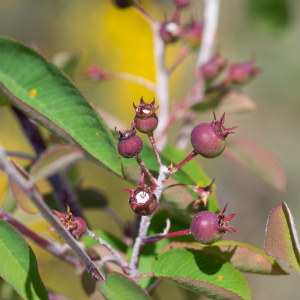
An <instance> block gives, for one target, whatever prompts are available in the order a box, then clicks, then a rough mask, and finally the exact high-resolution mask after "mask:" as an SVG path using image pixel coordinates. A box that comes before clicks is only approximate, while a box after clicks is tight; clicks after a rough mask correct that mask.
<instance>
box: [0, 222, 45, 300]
mask: <svg viewBox="0 0 300 300" xmlns="http://www.w3.org/2000/svg"><path fill="white" fill-rule="evenodd" d="M0 257H1V264H0V276H1V277H2V278H3V279H4V280H5V281H7V282H8V283H9V284H11V285H12V286H13V288H14V289H15V290H16V291H17V292H18V294H19V295H20V296H21V297H22V298H23V299H25V300H37V299H38V300H42V299H45V300H46V299H49V298H48V294H47V291H46V289H45V287H44V285H43V282H42V281H41V278H40V275H39V273H38V268H37V263H36V258H35V256H34V253H33V252H32V250H31V248H30V247H29V246H28V244H27V243H26V242H25V240H24V239H23V238H22V236H21V235H20V234H19V232H18V231H17V230H16V229H14V228H13V227H12V226H10V225H9V224H7V223H6V222H4V221H2V220H0Z"/></svg>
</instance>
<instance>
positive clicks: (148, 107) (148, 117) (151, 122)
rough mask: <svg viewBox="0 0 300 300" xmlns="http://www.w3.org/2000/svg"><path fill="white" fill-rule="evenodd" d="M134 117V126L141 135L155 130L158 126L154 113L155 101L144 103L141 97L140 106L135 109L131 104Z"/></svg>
mask: <svg viewBox="0 0 300 300" xmlns="http://www.w3.org/2000/svg"><path fill="white" fill-rule="evenodd" d="M133 107H134V109H135V112H136V115H135V118H134V124H135V126H136V129H137V130H138V131H140V132H143V133H149V132H152V131H153V130H155V129H156V127H157V125H158V118H157V116H156V113H155V111H156V110H157V109H158V107H157V108H155V99H154V100H153V101H152V102H151V103H145V102H144V100H143V97H142V98H141V102H140V105H139V106H138V107H136V106H135V105H134V103H133Z"/></svg>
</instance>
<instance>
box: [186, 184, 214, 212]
mask: <svg viewBox="0 0 300 300" xmlns="http://www.w3.org/2000/svg"><path fill="white" fill-rule="evenodd" d="M214 181H215V180H213V181H212V182H211V184H210V185H208V186H206V187H203V188H202V187H200V186H194V185H190V186H189V187H190V188H191V189H193V190H194V191H195V192H196V193H197V194H198V195H199V199H198V200H196V201H195V202H194V204H193V206H196V205H197V204H198V203H200V202H203V203H204V206H206V205H207V200H208V197H209V196H210V195H211V193H212V188H211V187H212V185H213V183H214Z"/></svg>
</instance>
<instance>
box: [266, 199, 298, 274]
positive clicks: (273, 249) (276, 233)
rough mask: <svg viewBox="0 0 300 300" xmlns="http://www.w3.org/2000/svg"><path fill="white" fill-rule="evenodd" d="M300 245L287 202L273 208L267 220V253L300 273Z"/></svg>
mask: <svg viewBox="0 0 300 300" xmlns="http://www.w3.org/2000/svg"><path fill="white" fill-rule="evenodd" d="M299 250H300V245H299V241H298V236H297V232H296V227H295V224H294V220H293V217H292V214H291V212H290V210H289V208H288V206H287V205H286V203H285V202H282V204H281V205H279V206H276V207H275V208H274V209H273V210H271V212H270V214H269V218H268V222H267V229H266V237H265V253H266V254H267V255H269V256H271V257H274V258H277V259H280V260H281V261H283V262H284V263H285V264H287V265H288V266H290V267H292V268H293V269H295V270H296V271H298V272H299V273H300V252H299Z"/></svg>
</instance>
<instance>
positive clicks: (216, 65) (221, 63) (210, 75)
mask: <svg viewBox="0 0 300 300" xmlns="http://www.w3.org/2000/svg"><path fill="white" fill-rule="evenodd" d="M226 66H227V60H226V59H225V58H223V57H221V56H219V55H218V54H216V55H215V56H214V57H213V58H212V59H211V60H209V61H208V62H207V63H205V64H204V65H202V66H201V67H200V70H201V72H202V75H203V77H204V78H205V79H206V80H212V79H214V78H215V77H217V76H218V75H219V74H220V72H221V71H222V70H223V69H224V68H225V67H226Z"/></svg>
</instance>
